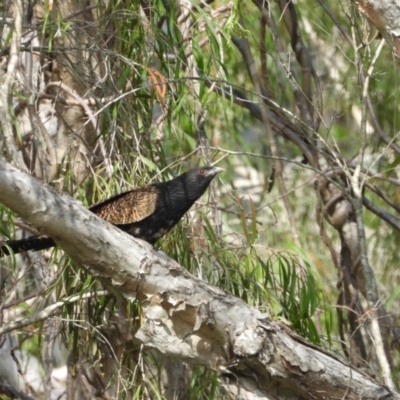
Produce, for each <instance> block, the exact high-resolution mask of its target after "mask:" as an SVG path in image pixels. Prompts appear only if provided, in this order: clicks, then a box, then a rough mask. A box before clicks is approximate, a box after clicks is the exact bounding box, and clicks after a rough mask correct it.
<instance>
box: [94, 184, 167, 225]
mask: <svg viewBox="0 0 400 400" xmlns="http://www.w3.org/2000/svg"><path fill="white" fill-rule="evenodd" d="M158 196H159V191H158V189H157V188H155V187H144V188H140V189H135V190H131V191H130V192H125V193H120V194H118V195H116V196H113V197H111V198H109V199H107V200H105V201H103V202H102V203H99V204H96V205H94V206H92V207H90V211H92V212H93V213H95V214H96V215H97V216H98V217H100V218H103V219H104V220H105V221H107V222H110V223H111V224H114V225H125V224H132V223H134V222H138V221H141V220H143V219H145V218H147V217H148V216H149V215H151V214H152V213H153V212H154V211H155V209H156V205H157V198H158Z"/></svg>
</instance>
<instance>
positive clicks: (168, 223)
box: [0, 166, 224, 257]
mask: <svg viewBox="0 0 400 400" xmlns="http://www.w3.org/2000/svg"><path fill="white" fill-rule="evenodd" d="M222 171H224V169H222V168H220V167H216V166H204V167H198V168H194V169H191V170H189V171H187V172H185V173H183V174H182V175H179V176H177V177H176V178H174V179H172V180H170V181H166V182H160V183H155V184H152V185H148V186H144V187H142V188H138V189H133V190H129V191H127V192H122V193H119V194H117V195H115V196H112V197H110V198H108V199H107V200H104V201H102V202H101V203H98V204H95V205H93V206H91V207H89V210H90V211H91V212H93V213H94V214H96V215H97V216H98V217H100V218H102V219H104V220H105V221H107V222H109V223H111V224H113V225H115V226H116V227H118V228H119V229H121V230H123V231H124V232H127V233H128V234H130V235H132V236H134V237H135V238H138V239H142V240H145V241H146V242H148V243H150V244H151V245H153V246H154V244H155V243H156V242H157V240H158V239H160V238H161V237H162V236H164V235H165V234H166V233H168V232H169V231H170V230H171V229H172V228H173V227H174V226H175V225H176V224H177V223H178V222H179V221H180V220H181V218H182V217H183V216H184V215H185V214H186V212H187V211H189V209H190V208H191V207H192V205H193V204H194V202H195V201H196V200H197V199H199V198H200V197H201V196H202V195H203V194H204V192H205V191H206V190H207V188H208V186H209V185H210V183H211V181H212V180H213V179H214V178H215V176H217V175H218V174H219V173H220V172H222ZM55 245H56V243H55V242H54V240H53V239H52V238H50V237H48V236H31V237H28V238H25V239H19V240H9V241H6V242H4V243H3V245H2V246H1V247H0V257H2V256H5V255H10V253H11V252H12V253H14V254H17V253H20V252H23V251H29V250H34V251H39V250H44V249H47V248H51V247H54V246H55ZM10 250H11V251H10Z"/></svg>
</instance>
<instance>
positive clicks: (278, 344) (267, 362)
mask: <svg viewBox="0 0 400 400" xmlns="http://www.w3.org/2000/svg"><path fill="white" fill-rule="evenodd" d="M0 202H1V203H3V204H4V205H6V206H7V207H9V208H10V209H12V210H13V211H14V212H16V213H17V214H18V215H19V216H21V217H22V218H23V219H24V220H25V221H26V222H28V223H30V224H32V225H34V226H35V227H36V228H38V229H39V230H40V231H41V232H42V233H43V234H47V235H49V236H51V237H52V238H54V240H55V241H56V242H57V244H58V245H59V246H60V247H61V248H62V249H63V250H64V251H65V252H66V253H68V254H69V255H70V256H71V258H72V259H73V260H74V261H75V262H76V263H78V264H79V265H81V266H82V267H84V268H87V269H89V270H90V271H91V273H92V274H93V275H95V276H97V277H98V278H100V279H101V280H102V282H103V283H104V284H106V285H108V287H109V288H111V287H112V288H114V289H115V292H116V293H118V294H122V295H123V296H125V297H126V298H138V299H139V300H141V301H142V302H143V325H142V327H141V328H140V329H139V331H138V332H137V335H136V336H137V337H138V338H139V339H140V340H141V341H142V342H143V343H144V344H145V345H146V346H149V347H154V348H156V349H158V350H159V351H160V352H162V353H163V354H167V355H170V356H173V357H174V358H175V359H181V360H184V361H186V362H191V363H192V364H195V365H200V364H201V365H206V366H208V367H211V368H213V369H214V370H216V371H218V372H219V373H220V377H221V383H222V384H223V385H224V387H225V388H226V390H227V391H228V392H229V393H230V394H231V396H232V397H233V398H241V399H242V398H243V399H255V398H257V399H288V398H291V399H294V398H296V399H299V398H306V399H329V398H346V399H374V400H376V399H383V398H384V399H385V400H387V399H394V398H397V397H395V395H391V394H390V393H389V392H388V391H387V390H386V389H385V388H383V387H381V386H380V385H378V384H377V383H375V382H374V381H373V380H372V379H370V378H369V377H367V376H366V375H363V374H362V373H360V372H358V371H355V370H352V369H351V368H350V367H349V366H348V365H347V364H346V363H345V362H342V361H339V360H338V359H336V358H334V357H332V356H330V355H329V354H327V353H325V352H324V351H321V350H320V349H318V348H316V347H315V346H313V345H310V344H308V343H307V342H306V341H304V340H303V339H302V338H300V337H298V336H297V335H295V334H293V333H292V332H291V331H289V329H288V328H286V327H285V326H283V325H281V324H279V323H277V322H274V321H272V320H271V319H270V318H269V317H268V316H267V315H263V314H261V313H260V312H258V311H257V310H255V309H252V308H250V307H249V306H248V305H246V304H245V303H243V301H241V300H240V299H238V298H236V297H234V296H232V295H230V294H228V293H225V292H224V291H223V290H221V289H218V288H215V287H213V286H211V285H208V284H207V283H205V282H203V281H201V280H199V279H196V278H194V277H192V276H191V275H190V274H189V273H188V272H187V271H186V270H185V269H184V268H182V267H180V266H179V265H178V264H177V263H176V262H175V261H173V260H171V259H169V258H168V257H167V256H166V255H164V254H163V253H161V252H157V251H154V250H153V249H152V248H151V246H150V245H148V244H147V243H144V242H143V241H140V240H136V239H134V238H132V237H130V236H128V235H127V234H125V233H123V232H122V231H120V230H118V229H117V228H115V227H113V226H111V225H109V224H108V223H106V222H104V221H102V220H100V219H99V218H97V217H96V216H95V215H93V214H92V213H91V212H90V211H88V210H86V209H85V208H83V207H82V206H80V205H79V203H78V202H77V201H75V200H72V199H70V198H68V197H67V196H62V195H60V194H59V193H57V192H55V191H54V190H53V189H51V188H49V187H47V186H44V185H42V184H40V183H39V182H38V181H36V180H35V179H33V178H31V177H30V176H28V175H26V174H24V173H22V172H19V171H18V170H16V169H15V168H14V167H11V166H10V165H8V164H6V163H5V162H3V161H0Z"/></svg>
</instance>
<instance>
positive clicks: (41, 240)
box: [0, 236, 56, 257]
mask: <svg viewBox="0 0 400 400" xmlns="http://www.w3.org/2000/svg"><path fill="white" fill-rule="evenodd" d="M55 245H56V244H55V242H54V240H53V239H52V238H49V237H47V236H40V237H38V236H31V237H28V238H26V239H19V240H8V241H7V242H4V243H3V244H2V246H1V247H0V257H3V256H8V255H10V254H11V253H14V254H18V253H21V252H23V251H28V250H34V251H39V250H44V249H48V248H50V247H53V246H55Z"/></svg>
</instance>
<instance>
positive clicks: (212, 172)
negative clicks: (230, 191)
mask: <svg viewBox="0 0 400 400" xmlns="http://www.w3.org/2000/svg"><path fill="white" fill-rule="evenodd" d="M222 171H224V169H223V168H219V167H212V166H205V167H198V168H193V169H191V170H189V171H187V172H185V173H184V174H182V175H181V176H180V177H179V178H181V182H183V184H184V190H185V192H186V196H188V198H190V200H192V201H196V200H197V199H198V198H199V197H200V196H201V195H202V194H203V193H204V192H205V191H206V189H207V188H208V185H209V184H210V182H211V181H212V180H213V178H215V176H216V175H217V174H219V173H220V172H222Z"/></svg>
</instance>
